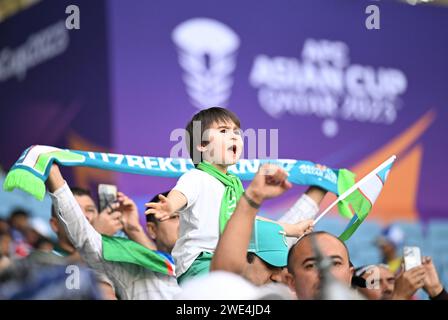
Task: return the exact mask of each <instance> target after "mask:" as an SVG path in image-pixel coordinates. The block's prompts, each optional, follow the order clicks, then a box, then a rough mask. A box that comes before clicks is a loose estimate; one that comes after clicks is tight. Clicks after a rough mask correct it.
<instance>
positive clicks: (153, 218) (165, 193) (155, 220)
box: [145, 191, 170, 225]
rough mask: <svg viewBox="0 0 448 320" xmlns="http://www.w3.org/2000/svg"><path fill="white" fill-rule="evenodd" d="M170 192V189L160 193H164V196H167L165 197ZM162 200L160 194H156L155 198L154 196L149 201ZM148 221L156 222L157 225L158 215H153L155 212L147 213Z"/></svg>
mask: <svg viewBox="0 0 448 320" xmlns="http://www.w3.org/2000/svg"><path fill="white" fill-rule="evenodd" d="M168 193H170V192H169V191H166V192H162V193H160V194H161V195H163V196H165V197H168ZM159 201H160V199H159V194H156V195H155V196H154V198H152V199H151V201H149V202H159ZM146 209H148V208H145V210H146ZM146 222H154V223H155V224H156V225H157V223H158V221H157V219H156V216H155V215H153V214H147V215H146Z"/></svg>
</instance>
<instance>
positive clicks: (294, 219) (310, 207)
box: [278, 193, 319, 248]
mask: <svg viewBox="0 0 448 320" xmlns="http://www.w3.org/2000/svg"><path fill="white" fill-rule="evenodd" d="M318 212H319V207H318V205H317V203H316V202H315V201H314V200H313V199H311V198H310V197H309V196H308V195H306V194H305V193H304V194H302V196H301V197H300V198H299V199H298V200H297V201H296V203H294V205H293V206H292V207H291V208H289V210H288V211H287V212H286V213H285V214H284V215H283V216H281V217H280V219H278V221H279V222H285V223H290V224H294V223H298V222H300V221H303V220H306V219H314V218H315V217H316V215H317V213H318ZM296 241H297V238H294V237H287V238H286V242H288V247H289V248H291V247H292V246H293V245H294V243H295V242H296Z"/></svg>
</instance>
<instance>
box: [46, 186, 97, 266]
mask: <svg viewBox="0 0 448 320" xmlns="http://www.w3.org/2000/svg"><path fill="white" fill-rule="evenodd" d="M50 197H51V198H52V200H53V205H54V206H55V208H56V209H57V218H58V220H59V221H60V222H61V223H62V225H63V226H64V229H65V231H66V233H67V236H68V238H69V240H70V242H71V243H72V244H73V246H74V247H75V248H76V250H78V251H79V253H80V255H81V257H82V258H83V259H84V260H86V261H91V260H92V259H93V260H94V261H99V260H102V239H101V235H100V234H99V233H98V232H97V231H96V230H95V229H94V228H93V227H92V225H91V224H90V223H89V221H88V220H87V218H86V217H85V215H84V213H83V212H82V210H81V207H80V206H79V204H78V202H77V201H76V199H75V197H74V196H73V194H72V192H71V190H70V188H69V187H68V185H67V183H64V185H63V186H62V187H60V188H59V189H57V190H56V191H55V192H54V193H50Z"/></svg>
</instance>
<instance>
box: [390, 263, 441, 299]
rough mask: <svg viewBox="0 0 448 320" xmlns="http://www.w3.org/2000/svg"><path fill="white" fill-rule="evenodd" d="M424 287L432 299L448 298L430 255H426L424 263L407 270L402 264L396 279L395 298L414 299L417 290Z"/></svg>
mask: <svg viewBox="0 0 448 320" xmlns="http://www.w3.org/2000/svg"><path fill="white" fill-rule="evenodd" d="M419 289H423V290H424V291H425V292H426V293H427V294H428V297H429V298H430V299H431V300H448V294H447V292H446V290H445V289H444V287H443V285H442V283H441V282H440V279H439V275H438V273H437V270H436V268H435V266H434V264H433V262H432V259H431V258H430V257H424V258H423V260H422V265H420V266H418V267H415V268H412V269H410V270H405V269H404V267H403V266H402V268H401V271H400V273H399V274H398V275H397V277H396V280H395V290H394V292H393V294H392V299H394V300H409V299H412V298H413V296H414V294H415V293H416V292H417V290H419Z"/></svg>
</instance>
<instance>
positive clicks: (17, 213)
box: [9, 209, 30, 219]
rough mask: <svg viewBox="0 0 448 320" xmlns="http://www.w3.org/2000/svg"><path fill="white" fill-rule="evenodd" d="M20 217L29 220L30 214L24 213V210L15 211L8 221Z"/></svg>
mask: <svg viewBox="0 0 448 320" xmlns="http://www.w3.org/2000/svg"><path fill="white" fill-rule="evenodd" d="M20 216H22V217H25V218H29V216H30V214H29V213H28V212H27V211H25V210H24V209H15V210H14V211H13V212H11V214H10V215H9V219H13V218H16V217H20Z"/></svg>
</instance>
